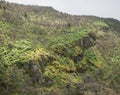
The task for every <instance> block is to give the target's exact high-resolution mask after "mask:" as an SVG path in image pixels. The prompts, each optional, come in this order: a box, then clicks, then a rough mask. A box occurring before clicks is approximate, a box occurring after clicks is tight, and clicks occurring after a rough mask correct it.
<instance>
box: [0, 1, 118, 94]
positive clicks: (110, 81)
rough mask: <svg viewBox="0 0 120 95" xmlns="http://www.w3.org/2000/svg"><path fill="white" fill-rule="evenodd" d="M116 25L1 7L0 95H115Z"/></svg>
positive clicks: (47, 9)
mask: <svg viewBox="0 0 120 95" xmlns="http://www.w3.org/2000/svg"><path fill="white" fill-rule="evenodd" d="M119 31H120V22H119V21H117V20H115V19H111V18H99V17H95V16H72V15H68V14H64V13H60V12H58V11H56V10H54V9H53V8H51V7H39V6H25V5H19V4H13V3H7V2H5V1H0V91H1V92H0V95H101V94H102V95H106V94H108V95H119V94H120V91H119V89H120V86H119V83H120V79H119V76H120V73H119V72H120V65H119V62H120V61H119V60H120V54H119V51H120V50H119V48H120V44H119V43H120V38H119V36H120V32H119Z"/></svg>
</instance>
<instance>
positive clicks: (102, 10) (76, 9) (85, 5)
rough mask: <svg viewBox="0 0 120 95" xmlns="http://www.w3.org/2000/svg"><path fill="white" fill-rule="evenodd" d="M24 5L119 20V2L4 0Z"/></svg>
mask: <svg viewBox="0 0 120 95" xmlns="http://www.w3.org/2000/svg"><path fill="white" fill-rule="evenodd" d="M6 1H9V2H13V3H20V4H25V5H40V6H52V7H53V8H54V9H56V10H58V11H60V12H65V13H69V14H72V15H95V16H99V17H108V18H115V19H118V20H120V0H6Z"/></svg>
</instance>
